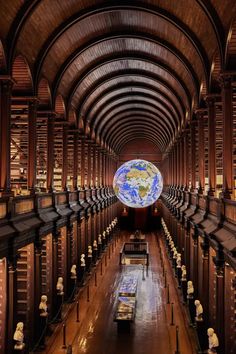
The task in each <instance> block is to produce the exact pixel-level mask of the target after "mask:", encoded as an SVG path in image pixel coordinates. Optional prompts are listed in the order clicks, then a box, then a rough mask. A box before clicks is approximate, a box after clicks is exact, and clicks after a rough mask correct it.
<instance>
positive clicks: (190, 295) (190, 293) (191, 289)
mask: <svg viewBox="0 0 236 354" xmlns="http://www.w3.org/2000/svg"><path fill="white" fill-rule="evenodd" d="M187 286H188V287H187V294H188V295H187V297H188V299H192V298H193V294H194V287H193V282H192V281H191V280H189V281H188V283H187Z"/></svg>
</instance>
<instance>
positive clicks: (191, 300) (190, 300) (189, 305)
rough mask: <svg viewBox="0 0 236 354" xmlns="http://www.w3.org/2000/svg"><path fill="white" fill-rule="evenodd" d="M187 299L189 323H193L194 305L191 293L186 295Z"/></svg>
mask: <svg viewBox="0 0 236 354" xmlns="http://www.w3.org/2000/svg"><path fill="white" fill-rule="evenodd" d="M187 301H188V308H189V314H190V325H193V324H194V320H195V305H194V298H193V295H188V296H187Z"/></svg>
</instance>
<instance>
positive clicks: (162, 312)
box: [44, 233, 197, 354]
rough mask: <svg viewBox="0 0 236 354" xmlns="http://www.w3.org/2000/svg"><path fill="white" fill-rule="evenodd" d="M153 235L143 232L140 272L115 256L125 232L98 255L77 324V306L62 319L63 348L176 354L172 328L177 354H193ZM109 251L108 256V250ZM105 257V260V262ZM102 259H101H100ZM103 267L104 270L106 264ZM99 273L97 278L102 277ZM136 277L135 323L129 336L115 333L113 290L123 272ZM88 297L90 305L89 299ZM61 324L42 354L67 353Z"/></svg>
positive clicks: (98, 353) (76, 353) (93, 353)
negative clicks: (145, 252) (145, 248)
mask: <svg viewBox="0 0 236 354" xmlns="http://www.w3.org/2000/svg"><path fill="white" fill-rule="evenodd" d="M157 237H158V236H156V235H155V234H148V235H147V241H148V242H149V251H150V266H149V269H148V272H146V270H145V272H143V268H142V266H141V265H132V266H121V267H120V266H119V252H120V249H121V246H122V243H123V242H124V241H128V234H127V233H122V234H121V236H120V238H119V240H118V241H117V242H116V245H115V244H113V247H112V246H111V245H110V248H109V249H108V250H107V252H106V256H105V255H103V259H102V262H101V263H102V269H101V263H99V264H98V265H97V268H96V277H97V286H95V275H94V274H92V276H91V279H90V281H89V283H88V284H89V294H88V288H87V287H86V286H85V288H84V290H83V291H81V293H80V295H79V310H80V311H79V320H80V322H76V303H73V304H71V305H69V306H70V313H69V315H68V318H67V321H66V345H67V346H68V344H71V345H72V352H73V354H82V353H86V354H174V353H175V351H176V325H178V326H179V351H180V353H181V354H193V353H196V352H197V351H196V347H197V345H196V344H195V336H194V332H193V329H192V328H191V327H189V325H188V322H187V318H186V308H185V306H184V305H183V304H182V302H181V298H180V297H179V295H178V294H179V290H178V289H177V285H176V279H175V278H174V276H173V272H172V269H171V267H170V264H169V260H168V259H167V258H166V251H165V248H164V245H163V243H162V241H161V240H160V241H159V242H157ZM160 248H161V252H162V254H163V256H164V268H165V270H166V271H167V283H168V284H169V286H170V302H173V303H174V305H173V307H174V325H171V305H170V304H167V294H166V293H167V290H166V289H165V288H164V277H163V268H162V267H161V262H160ZM112 249H113V252H112ZM109 254H110V258H109ZM105 258H106V259H105ZM105 263H106V264H107V266H105ZM101 270H102V275H101ZM129 272H132V273H135V274H137V275H138V278H139V281H138V292H137V309H136V318H135V322H134V323H133V324H132V326H131V330H130V332H125V331H124V332H121V333H120V332H118V331H117V324H116V323H115V322H114V321H113V315H114V312H115V300H116V295H117V288H118V285H119V282H120V281H121V278H122V276H123V274H125V273H129ZM88 295H89V301H88ZM62 345H63V331H62V325H61V324H60V325H58V327H57V329H56V333H55V334H54V335H53V336H51V337H50V338H49V339H47V350H46V351H44V353H57V354H60V353H66V352H67V349H63V348H62Z"/></svg>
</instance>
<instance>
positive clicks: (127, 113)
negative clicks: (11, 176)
mask: <svg viewBox="0 0 236 354" xmlns="http://www.w3.org/2000/svg"><path fill="white" fill-rule="evenodd" d="M0 10H1V16H0V70H1V74H9V75H11V76H13V78H14V80H15V84H14V87H13V92H14V95H15V96H18V95H23V96H28V95H29V96H37V97H38V98H39V109H42V110H43V109H45V110H52V111H56V113H57V114H59V115H60V117H61V118H62V119H65V120H68V121H69V122H70V124H71V125H72V126H74V127H75V128H76V127H78V128H79V129H80V130H84V132H85V133H86V134H87V135H88V136H89V137H90V138H92V139H94V140H96V142H98V143H100V144H102V145H103V146H104V147H106V148H108V149H109V150H110V151H112V152H115V153H116V154H119V152H120V151H121V150H122V148H124V146H125V144H126V143H127V142H129V141H130V140H133V139H136V138H139V137H142V138H146V139H148V140H150V141H151V142H154V143H155V144H156V146H157V147H158V148H159V149H160V151H161V152H162V153H164V152H165V151H167V150H168V148H169V147H170V146H171V144H172V143H173V142H174V140H175V138H176V136H177V135H178V134H179V132H180V131H181V130H182V129H184V128H185V126H186V124H187V122H188V121H189V120H190V119H192V115H193V112H194V110H195V109H196V108H198V107H199V106H201V104H202V102H203V98H204V96H205V95H206V94H211V93H214V92H218V90H219V80H218V77H219V74H220V73H221V72H222V71H227V70H232V68H233V67H234V65H235V63H236V60H235V57H236V25H235V21H234V20H235V16H236V1H235V0H146V1H135V0H131V1H128V0H126V1H121V0H119V1H112V0H110V1H102V0H86V1H85V0H66V1H61V0H41V1H39V0H31V1H23V0H10V1H6V0H0Z"/></svg>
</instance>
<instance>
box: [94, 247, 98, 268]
mask: <svg viewBox="0 0 236 354" xmlns="http://www.w3.org/2000/svg"><path fill="white" fill-rule="evenodd" d="M97 254H98V251H97V250H93V264H94V265H95V264H96V262H97V257H98V256H97Z"/></svg>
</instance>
